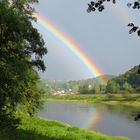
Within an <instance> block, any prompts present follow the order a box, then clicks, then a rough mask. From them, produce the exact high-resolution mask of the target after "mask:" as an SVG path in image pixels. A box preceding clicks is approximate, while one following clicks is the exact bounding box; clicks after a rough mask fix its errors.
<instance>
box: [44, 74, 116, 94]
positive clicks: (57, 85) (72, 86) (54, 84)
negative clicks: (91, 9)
mask: <svg viewBox="0 0 140 140" xmlns="http://www.w3.org/2000/svg"><path fill="white" fill-rule="evenodd" d="M114 77H115V76H113V75H102V76H99V77H96V78H90V79H87V80H70V81H60V80H59V81H58V80H49V79H45V80H42V84H43V85H44V87H47V88H48V87H49V89H51V91H52V92H55V91H62V90H64V91H66V92H71V91H73V92H77V91H78V90H79V86H82V85H91V86H94V85H101V84H102V83H101V81H100V80H99V79H101V78H104V79H106V80H107V81H108V80H110V79H112V78H114Z"/></svg>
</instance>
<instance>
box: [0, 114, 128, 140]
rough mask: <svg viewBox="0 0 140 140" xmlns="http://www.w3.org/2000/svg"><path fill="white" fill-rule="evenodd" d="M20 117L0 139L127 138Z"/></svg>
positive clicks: (120, 139) (85, 139)
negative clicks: (15, 127) (13, 128)
mask: <svg viewBox="0 0 140 140" xmlns="http://www.w3.org/2000/svg"><path fill="white" fill-rule="evenodd" d="M21 118H22V123H21V125H20V126H19V127H18V129H17V130H16V132H14V133H12V134H11V135H9V137H8V136H5V137H0V140H128V139H127V138H123V137H112V136H107V135H104V134H101V133H96V132H93V131H88V130H84V129H80V128H77V127H72V126H70V125H65V124H62V123H59V122H56V121H49V120H44V119H41V118H37V117H32V118H31V117H29V116H26V115H24V114H22V116H21ZM7 135H8V134H7Z"/></svg>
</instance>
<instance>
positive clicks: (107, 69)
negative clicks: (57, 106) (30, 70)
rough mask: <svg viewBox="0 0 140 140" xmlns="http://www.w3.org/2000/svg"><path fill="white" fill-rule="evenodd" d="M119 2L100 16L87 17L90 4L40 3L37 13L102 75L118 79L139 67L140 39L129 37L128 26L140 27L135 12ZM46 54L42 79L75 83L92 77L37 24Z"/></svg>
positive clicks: (68, 0)
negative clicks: (78, 47)
mask: <svg viewBox="0 0 140 140" xmlns="http://www.w3.org/2000/svg"><path fill="white" fill-rule="evenodd" d="M128 1H131V0H126V1H125V2H124V1H123V2H122V0H119V1H118V3H117V4H116V5H113V4H111V3H110V4H109V3H108V4H107V5H106V9H105V10H104V11H103V12H102V13H99V12H94V13H90V14H89V13H87V12H86V9H87V3H88V2H90V0H40V1H39V4H38V5H35V8H36V11H38V12H39V13H40V14H41V15H42V16H44V17H46V18H47V19H49V21H50V22H52V23H53V24H54V25H56V26H57V27H58V28H59V29H60V30H62V31H63V32H65V33H66V34H67V35H68V36H69V37H70V38H71V39H72V40H73V41H74V42H76V43H77V44H78V45H79V46H80V48H81V49H82V50H83V51H84V52H85V53H86V54H87V55H88V56H89V57H90V58H91V60H93V62H94V63H95V64H96V65H97V66H98V67H99V68H100V69H101V70H102V71H103V73H104V74H111V75H119V74H122V73H124V72H125V71H127V70H129V69H130V68H132V67H133V66H135V65H138V64H140V55H139V54H140V37H137V35H135V34H133V35H129V34H128V31H129V28H128V27H127V24H128V22H135V24H136V25H140V18H139V17H138V11H137V10H131V9H129V8H127V7H126V3H127V2H128ZM35 27H36V28H38V29H39V32H40V33H41V34H42V36H43V38H44V40H45V43H46V45H45V46H46V47H47V49H48V54H47V55H46V56H45V57H44V61H45V65H46V67H47V69H46V72H45V73H43V74H40V75H41V77H43V78H48V79H57V80H70V79H71V80H74V79H87V78H92V77H93V75H92V74H91V73H90V72H89V71H88V69H87V68H86V67H85V66H84V65H83V64H82V63H81V62H80V61H79V59H78V58H77V57H75V56H74V55H73V54H72V53H71V52H70V51H69V50H67V49H66V48H65V45H64V44H63V43H62V42H61V41H60V40H58V39H56V37H55V36H54V35H53V34H50V33H49V32H48V31H47V30H46V29H45V28H44V27H43V26H41V25H40V24H39V23H37V24H35Z"/></svg>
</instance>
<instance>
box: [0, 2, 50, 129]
mask: <svg viewBox="0 0 140 140" xmlns="http://www.w3.org/2000/svg"><path fill="white" fill-rule="evenodd" d="M32 2H37V0H1V1H0V83H1V84H0V127H4V126H6V127H7V125H8V126H11V125H13V126H16V125H15V124H17V123H18V122H17V119H15V118H14V113H15V111H16V109H17V107H18V105H19V104H20V103H23V104H25V106H26V105H27V102H30V105H31V104H32V107H31V106H30V107H29V109H30V110H32V111H31V112H35V111H33V110H35V107H38V106H37V104H38V103H37V102H38V101H39V100H40V98H42V97H41V96H39V94H40V93H39V92H37V90H38V89H37V88H35V86H36V82H37V80H38V76H37V73H36V71H35V68H38V69H39V70H42V71H44V70H45V65H44V62H43V61H42V57H43V55H45V54H46V53H47V49H46V48H45V47H44V41H43V39H42V37H41V35H40V34H39V33H38V31H37V29H35V28H34V27H33V26H32V21H35V20H36V19H35V18H34V17H33V16H32V13H33V11H34V9H33V8H31V7H30V3H32ZM34 88H35V89H34ZM31 90H32V91H31ZM28 91H30V92H28ZM29 95H30V98H29ZM25 101H26V103H25ZM33 102H34V103H35V104H36V105H34V104H33ZM33 106H35V107H33ZM31 108H32V109H31ZM29 114H30V112H29ZM31 114H32V113H31Z"/></svg>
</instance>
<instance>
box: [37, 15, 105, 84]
mask: <svg viewBox="0 0 140 140" xmlns="http://www.w3.org/2000/svg"><path fill="white" fill-rule="evenodd" d="M34 16H35V17H36V18H37V22H38V23H40V24H41V25H42V26H43V27H44V28H45V29H47V30H48V31H49V32H50V33H52V34H53V35H54V36H55V37H56V38H57V39H59V40H60V41H61V42H63V44H64V46H65V47H66V48H67V49H68V50H70V51H71V52H72V53H73V54H74V55H76V56H77V58H78V59H79V60H80V61H81V62H82V64H83V65H84V66H85V67H86V68H87V69H88V70H89V72H91V73H92V75H93V76H94V77H98V76H101V75H103V72H102V71H101V70H100V69H99V68H98V67H97V66H96V64H95V63H93V62H92V60H91V59H90V58H89V57H88V56H87V55H86V54H85V53H84V52H83V51H82V50H81V48H80V47H79V46H78V45H77V44H76V43H75V42H74V41H73V40H72V39H70V38H69V37H68V36H67V35H66V34H65V33H64V32H62V31H60V30H59V29H58V28H57V27H56V26H55V25H54V24H52V23H51V22H50V21H49V20H48V19H47V18H46V17H43V16H41V15H40V14H38V13H34ZM99 80H100V82H101V83H102V84H106V83H107V80H106V79H105V78H104V77H103V76H101V78H99Z"/></svg>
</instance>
